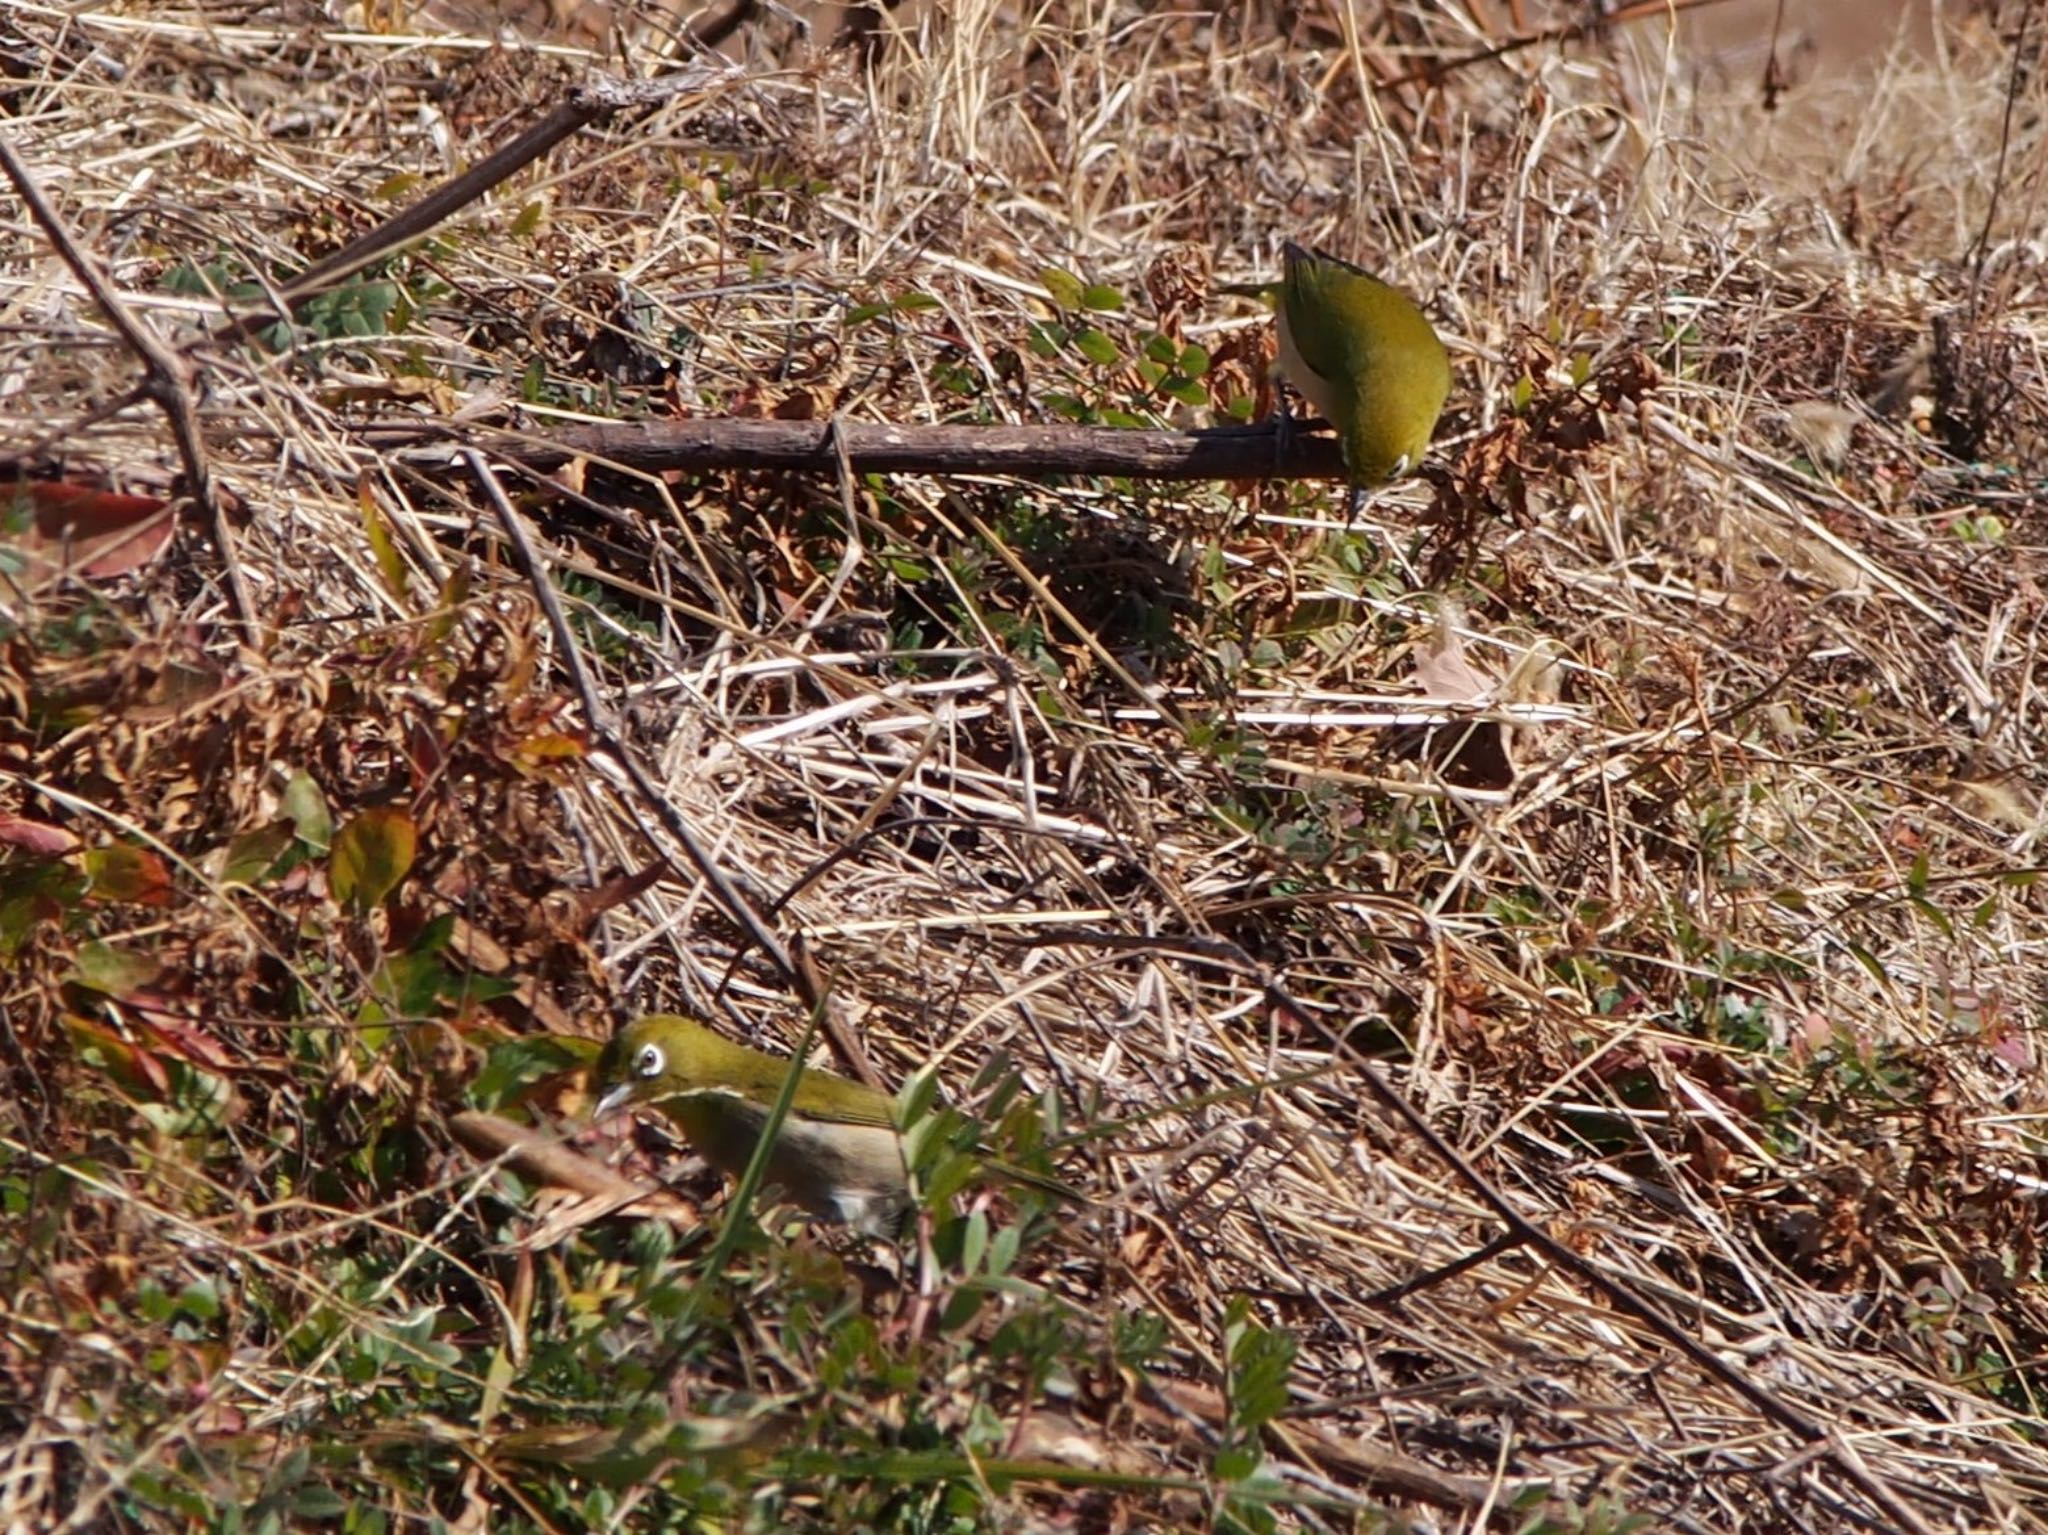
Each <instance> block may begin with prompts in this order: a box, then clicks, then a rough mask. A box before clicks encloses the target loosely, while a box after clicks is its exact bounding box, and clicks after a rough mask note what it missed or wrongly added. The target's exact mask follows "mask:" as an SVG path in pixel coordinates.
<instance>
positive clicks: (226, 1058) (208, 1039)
mask: <svg viewBox="0 0 2048 1535" xmlns="http://www.w3.org/2000/svg"><path fill="white" fill-rule="evenodd" d="M142 1027H143V1028H144V1030H145V1031H146V1032H147V1033H148V1034H149V1036H150V1043H152V1044H154V1045H157V1046H159V1047H161V1049H162V1051H163V1053H164V1054H165V1055H169V1056H175V1057H176V1058H177V1059H179V1060H181V1061H186V1062H189V1063H190V1064H192V1065H194V1066H205V1067H208V1068H210V1069H211V1070H214V1071H230V1070H232V1069H233V1068H234V1066H235V1058H234V1057H233V1056H232V1055H230V1054H228V1052H227V1050H226V1049H225V1048H224V1047H223V1046H222V1044H221V1042H220V1041H219V1040H217V1039H215V1038H214V1037H213V1036H212V1035H211V1034H209V1033H207V1032H206V1031H205V1030H204V1029H201V1028H195V1027H194V1026H193V1025H191V1024H189V1023H182V1022H180V1021H179V1020H177V1019H175V1018H171V1017H169V1016H167V1015H166V1014H163V1013H156V1014H153V1015H152V1016H150V1017H148V1018H145V1019H144V1020H143V1022H142Z"/></svg>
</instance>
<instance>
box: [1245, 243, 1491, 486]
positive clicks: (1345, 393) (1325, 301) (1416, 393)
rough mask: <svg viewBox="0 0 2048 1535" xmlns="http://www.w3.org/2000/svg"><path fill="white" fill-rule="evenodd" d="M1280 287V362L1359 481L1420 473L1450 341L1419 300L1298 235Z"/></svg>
mask: <svg viewBox="0 0 2048 1535" xmlns="http://www.w3.org/2000/svg"><path fill="white" fill-rule="evenodd" d="M1285 262H1286V264H1285V267H1284V270H1283V271H1282V273H1281V277H1280V282H1279V284H1278V287H1277V289H1276V290H1275V292H1274V298H1273V308H1274V314H1275V318H1276V329H1277V330H1278V332H1279V340H1280V368H1281V371H1282V372H1283V373H1284V374H1286V376H1287V380H1288V382H1289V383H1291V384H1293V385H1294V387H1295V388H1296V389H1299V390H1300V391H1301V392H1302V394H1303V395H1304V396H1306V397H1307V399H1308V401H1309V403H1310V404H1311V405H1313V406H1315V408H1316V409H1317V410H1319V411H1321V412H1322V414H1323V416H1324V418H1325V419H1327V420H1328V421H1329V423H1330V425H1332V426H1333V427H1335V428H1336V429H1337V435H1338V437H1339V438H1340V439H1341V441H1342V443H1343V447H1344V467H1345V471H1346V473H1347V474H1348V475H1349V476H1350V478H1351V482H1352V483H1353V484H1354V485H1380V484H1384V483H1386V482H1387V481H1389V480H1397V479H1400V478H1402V477H1403V476H1404V475H1408V474H1411V473H1413V472H1414V470H1415V468H1416V466H1417V465H1419V464H1420V463H1421V462H1422V457H1423V455H1424V454H1425V453H1426V452H1428V451H1429V440H1430V437H1431V436H1432V435H1433V434H1434V433H1435V431H1436V423H1437V417H1438V416H1440V415H1442V414H1443V408H1444V401H1445V399H1446V398H1448V396H1449V395H1450V392H1451V363H1450V358H1449V357H1448V356H1447V355H1446V354H1445V352H1444V344H1443V342H1441V341H1439V340H1438V339H1437V334H1436V331H1435V330H1434V329H1433V328H1432V327H1431V325H1430V323H1429V320H1428V318H1427V317H1426V316H1425V315H1424V314H1423V313H1422V311H1421V310H1420V309H1418V308H1417V307H1416V306H1415V302H1414V300H1412V299H1410V298H1409V297H1408V295H1407V294H1405V293H1403V292H1402V291H1401V290H1400V289H1399V288H1395V287H1393V286H1391V285H1389V284H1387V283H1384V282H1381V281H1380V280H1379V279H1378V278H1377V277H1374V276H1373V275H1372V274H1371V273H1369V272H1366V271H1364V270H1363V269H1361V268H1359V267H1355V266H1353V265H1352V264H1351V263H1350V262H1348V261H1340V260H1339V259H1338V258H1337V257H1335V256H1331V255H1328V254H1326V253H1325V252H1322V251H1316V250H1310V249H1308V248H1307V247H1305V246H1301V245H1297V244H1295V243H1294V242H1293V241H1292V240H1290V241H1288V242H1287V245H1286V247H1285Z"/></svg>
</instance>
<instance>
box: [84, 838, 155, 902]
mask: <svg viewBox="0 0 2048 1535" xmlns="http://www.w3.org/2000/svg"><path fill="white" fill-rule="evenodd" d="M83 861H84V864H85V876H86V879H87V880H88V881H89V883H88V885H87V888H86V894H88V895H90V896H93V897H94V898H95V899H98V900H102V901H125V902H128V903H129V904H131V905H135V906H168V905H170V903H171V871H170V866H169V865H167V864H166V863H165V862H164V861H163V859H161V858H159V857H158V856H157V855H156V854H155V853H152V852H151V851H150V850H149V849H148V848H145V847H131V846H129V845H128V844H127V843H125V842H115V843H112V844H110V845H108V846H106V847H96V848H93V849H91V850H89V851H88V852H87V853H86V854H85V857H84V860H83Z"/></svg>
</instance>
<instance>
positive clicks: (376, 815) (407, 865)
mask: <svg viewBox="0 0 2048 1535" xmlns="http://www.w3.org/2000/svg"><path fill="white" fill-rule="evenodd" d="M418 843H419V832H418V830H417V829H416V828H415V827H414V826H413V823H412V817H411V816H409V815H407V814H406V813H405V812H404V811H403V810H398V809H394V808H392V807H389V806H385V807H382V808H379V809H375V810H365V811H364V812H363V813H362V814H361V815H359V816H357V817H356V818H355V819H354V820H352V821H350V822H349V823H348V825H346V826H344V827H342V829H341V830H340V831H339V832H338V833H336V835H335V838H334V852H333V855H332V857H331V858H330V859H329V862H328V874H327V877H328V883H329V886H330V888H331V889H332V890H333V893H334V899H335V900H336V901H338V902H340V903H341V904H342V905H343V906H345V907H348V908H350V909H352V910H354V911H357V912H365V911H368V910H370V909H371V908H372V907H374V906H377V905H380V904H381V903H382V902H383V900H384V898H385V897H386V896H388V895H390V894H391V892H392V891H393V890H396V889H397V888H398V882H399V881H400V880H402V879H404V878H405V876H406V874H407V873H408V872H409V871H410V870H411V868H412V860H413V854H414V852H415V851H416V850H417V848H418Z"/></svg>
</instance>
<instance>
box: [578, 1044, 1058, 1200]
mask: <svg viewBox="0 0 2048 1535" xmlns="http://www.w3.org/2000/svg"><path fill="white" fill-rule="evenodd" d="M789 1072H790V1062H789V1061H787V1060H785V1059H783V1058H781V1057H779V1056H773V1055H769V1054H768V1053H766V1052H765V1051H761V1050H755V1049H752V1048H750V1047H748V1046H746V1045H740V1044H735V1043H733V1042H732V1041H731V1040H728V1039H725V1038H723V1037H722V1036H720V1035H718V1034H716V1033H714V1032H712V1030H710V1029H708V1028H706V1027H705V1026H704V1025H703V1024H701V1023H698V1022H696V1021H695V1020H694V1019H690V1018H685V1017H682V1016H681V1015H679V1014H675V1013H652V1014H649V1015H648V1016H647V1017H644V1018H638V1019H635V1020H634V1021H633V1022H632V1023H629V1024H627V1025H626V1026H625V1027H624V1028H623V1029H621V1030H620V1031H619V1032H618V1033H617V1034H616V1035H615V1036H613V1038H612V1040H611V1042H610V1043H609V1044H607V1045H606V1046H605V1048H604V1051H603V1053H602V1054H601V1055H599V1057H598V1061H597V1067H596V1072H595V1084H596V1087H597V1089H598V1094H599V1096H598V1100H597V1109H596V1112H595V1117H596V1118H598V1119H603V1118H605V1117H606V1116H608V1115H610V1114H613V1113H616V1112H617V1111H618V1110H620V1109H623V1108H628V1107H634V1106H644V1107H647V1108H654V1109H659V1110H660V1111H661V1112H662V1113H663V1114H664V1115H666V1116H667V1117H668V1119H669V1120H670V1121H671V1122H672V1123H673V1124H674V1125H675V1126H676V1128H677V1129H678V1130H680V1131H682V1133H683V1135H684V1137H685V1138H686V1139H687V1140H688V1141H689V1142H690V1144H691V1145H692V1146H693V1147H695V1148H696V1150H697V1152H698V1154H699V1155H701V1156H702V1157H703V1158H704V1160H705V1161H707V1162H709V1163H710V1164H711V1165H712V1166H714V1167H716V1168H717V1169H718V1170H719V1171H720V1172H723V1173H725V1174H726V1175H727V1176H729V1177H733V1178H737V1177H739V1176H740V1175H741V1174H742V1173H744V1172H745V1171H746V1168H747V1164H748V1163H749V1162H750V1161H752V1160H753V1156H754V1148H755V1147H756V1146H757V1145H759V1144H760V1141H761V1132H762V1130H763V1129H765V1128H766V1126H767V1123H768V1116H769V1114H770V1112H771V1111H772V1110H773V1108H774V1105H775V1101H776V1099H777V1098H778V1097H779V1096H780V1095H781V1092H782V1084H783V1082H784V1081H785V1080H786V1079H787V1078H788V1076H789ZM982 1166H983V1168H984V1170H985V1171H987V1172H990V1173H992V1174H994V1175H995V1176H997V1177H998V1178H1000V1179H1002V1180H1004V1181H1006V1182H1012V1183H1022V1184H1026V1185H1028V1186H1030V1187H1033V1188H1037V1189H1041V1190H1043V1191H1045V1192H1047V1193H1050V1194H1053V1195H1055V1196H1057V1197H1059V1198H1062V1199H1067V1200H1073V1201H1081V1200H1082V1196H1081V1195H1080V1194H1078V1193H1077V1192H1076V1191H1075V1190H1073V1189H1070V1188H1068V1187H1067V1186H1066V1185H1065V1184H1063V1183H1061V1182H1059V1181H1058V1180H1057V1179H1053V1178H1047V1177H1044V1176H1042V1175H1040V1174H1038V1173H1034V1172H1031V1171H1030V1170H1029V1169H1027V1168H1020V1167H1013V1166H1011V1165H1010V1164H1008V1163H1004V1162H999V1161H995V1160H993V1159H984V1161H983V1163H982ZM764 1184H765V1185H767V1186H771V1187H774V1188H777V1189H780V1190H781V1191H782V1192H783V1194H785V1195H786V1196H787V1197H788V1198H789V1200H790V1201H791V1202H792V1203H794V1204H796V1205H797V1206H799V1207H800V1208H802V1209H804V1210H807V1211H809V1212H810V1213H811V1214H812V1215H815V1216H819V1217H821V1218H823V1219H826V1220H833V1221H841V1222H844V1223H846V1224H848V1225H851V1226H854V1227H856V1228H858V1229H859V1230H861V1231H864V1232H867V1233H868V1234H869V1235H871V1236H883V1237H888V1236H894V1235H896V1234H897V1233H898V1232H899V1231H900V1230H901V1229H902V1225H903V1219H904V1216H905V1215H906V1214H907V1213H908V1211H909V1209H910V1203H911V1200H910V1178H909V1174H908V1172H907V1171H906V1169H905V1165H904V1158H903V1143H902V1138H901V1136H899V1135H898V1134H897V1131H896V1121H895V1105H894V1103H893V1101H892V1100H891V1099H890V1097H889V1095H888V1094H887V1093H884V1092H882V1091H880V1090H879V1089H877V1088H873V1087H869V1086H868V1085H867V1084H866V1083H863V1082H854V1081H850V1080H848V1079H847V1078H845V1077H842V1076H838V1075H835V1074H834V1073H832V1072H829V1071H818V1070H811V1069H807V1070H806V1071H805V1072H804V1073H803V1075H802V1076H801V1077H799V1078H798V1079H797V1085H796V1094H795V1096H794V1097H793V1098H792V1099H791V1100H790V1105H789V1112H788V1114H787V1115H786V1116H785V1117H784V1119H783V1121H782V1125H781V1127H780V1130H779V1132H778V1133H777V1135H776V1137H775V1144H774V1146H773V1148H771V1150H770V1151H769V1153H768V1164H767V1168H766V1175H765V1178H764Z"/></svg>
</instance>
